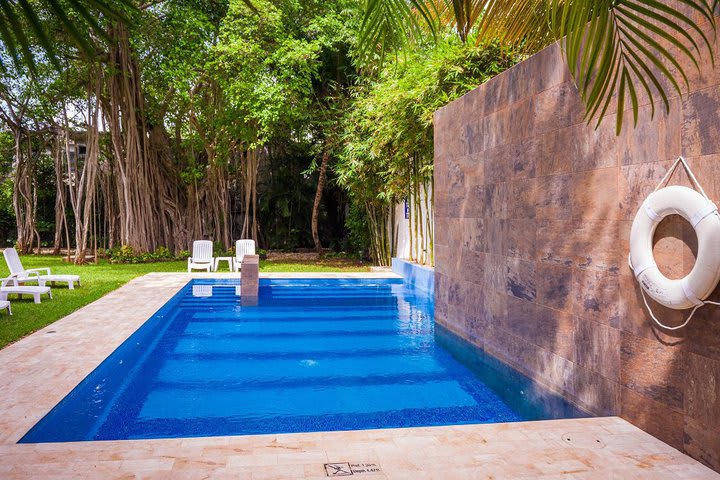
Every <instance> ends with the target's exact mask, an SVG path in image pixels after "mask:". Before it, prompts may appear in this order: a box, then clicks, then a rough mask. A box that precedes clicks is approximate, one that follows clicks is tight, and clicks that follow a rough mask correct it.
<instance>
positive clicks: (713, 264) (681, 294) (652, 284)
mask: <svg viewBox="0 0 720 480" xmlns="http://www.w3.org/2000/svg"><path fill="white" fill-rule="evenodd" d="M672 214H677V215H681V216H682V217H684V218H685V220H687V221H688V222H690V224H691V225H692V226H693V228H694V229H695V233H696V235H697V240H698V252H697V259H696V261H695V266H694V267H693V269H692V271H691V272H690V274H689V275H688V276H686V277H685V278H682V279H680V280H670V279H669V278H667V277H666V276H665V275H663V274H662V273H661V272H660V270H659V269H658V266H657V264H656V263H655V259H654V257H653V249H652V247H653V237H654V235H655V229H656V228H657V226H658V224H659V223H660V222H661V221H662V219H663V218H665V217H667V216H668V215H672ZM630 266H631V268H632V269H633V272H634V273H635V277H636V278H637V280H638V282H640V285H641V287H642V289H643V290H644V291H645V292H646V293H647V294H648V295H649V296H650V297H652V298H653V299H654V300H655V301H656V302H658V303H660V304H662V305H665V306H666V307H669V308H673V309H675V310H684V309H687V308H693V307H697V306H699V305H703V300H705V299H706V298H707V297H708V296H709V295H710V294H711V293H712V292H713V290H715V287H716V286H717V284H718V281H720V214H718V208H717V206H715V204H713V203H712V202H711V201H710V200H709V199H707V198H706V197H704V196H703V195H701V194H700V193H698V192H696V191H695V190H693V189H691V188H687V187H682V186H678V185H673V186H670V187H665V188H662V189H660V190H657V191H656V192H654V193H652V194H651V195H650V196H649V197H648V198H647V199H645V202H643V204H642V206H641V207H640V210H639V211H638V213H637V215H635V220H634V221H633V224H632V229H631V231H630Z"/></svg>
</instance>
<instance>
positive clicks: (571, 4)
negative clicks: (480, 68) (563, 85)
mask: <svg viewBox="0 0 720 480" xmlns="http://www.w3.org/2000/svg"><path fill="white" fill-rule="evenodd" d="M435 3H436V4H437V5H439V7H438V8H435V9H434V10H430V9H428V7H427V4H426V3H423V2H421V1H419V0H367V4H366V15H365V22H364V23H363V35H362V36H361V43H363V42H367V41H369V40H371V41H372V42H373V43H374V45H379V44H382V43H383V41H384V38H385V36H386V35H387V32H389V31H392V32H396V33H397V32H403V33H407V32H408V30H409V29H411V28H413V29H414V28H416V27H417V25H418V19H417V16H413V14H412V11H413V10H416V11H422V12H423V15H422V16H420V18H427V17H428V16H431V15H432V14H433V13H435V14H439V15H442V16H443V17H441V20H442V23H444V24H451V25H453V26H455V27H456V28H457V30H458V34H459V35H460V36H461V38H463V40H464V39H465V38H466V35H467V32H469V30H470V29H471V28H475V29H477V31H478V41H487V40H494V41H500V42H501V43H504V44H510V45H515V46H518V47H522V48H523V49H525V51H526V52H529V53H532V52H535V51H537V50H539V49H541V48H543V47H545V46H547V45H548V44H550V43H552V42H553V41H562V42H563V47H564V52H565V56H566V59H567V62H568V66H569V68H570V71H571V73H572V76H573V78H574V80H575V82H576V84H577V86H578V89H579V91H580V94H581V96H582V99H583V102H584V104H585V107H586V120H587V121H588V122H591V121H593V119H596V120H597V122H598V124H599V122H600V121H602V118H604V117H605V116H606V114H607V113H608V111H609V110H610V107H611V106H614V108H615V111H616V112H617V117H616V118H617V120H616V121H617V123H616V130H617V131H618V132H619V131H620V130H621V128H622V124H623V117H624V113H625V110H626V102H627V103H629V106H628V108H627V109H628V110H632V114H633V120H634V122H635V123H637V120H638V116H639V110H640V107H641V104H644V102H645V100H647V101H648V103H649V104H650V106H651V109H652V111H651V113H652V115H654V114H655V104H656V103H657V102H661V103H662V105H663V106H664V108H665V110H666V111H667V110H668V109H669V105H670V102H669V95H670V92H672V91H676V92H678V93H679V94H680V95H682V92H683V88H682V86H681V84H684V85H685V86H687V83H688V79H687V72H686V71H685V70H684V68H683V67H684V65H686V64H688V62H689V64H692V65H693V66H694V67H695V68H699V65H700V62H701V57H702V55H703V53H704V52H707V53H708V54H709V57H710V61H711V62H713V63H714V55H713V47H712V45H711V43H710V41H709V40H708V37H707V35H706V33H705V32H704V31H703V29H702V28H700V26H699V23H700V22H701V21H707V23H708V24H709V25H710V26H711V28H712V29H713V31H714V30H715V28H716V25H715V17H714V15H713V13H714V9H715V8H716V7H717V6H718V4H719V3H720V2H718V0H676V2H675V6H670V5H669V4H668V2H667V1H666V0H435ZM435 21H436V19H429V20H427V22H428V24H433V22H435ZM678 56H679V57H681V58H682V57H685V58H687V60H688V62H685V61H681V60H680V59H678Z"/></svg>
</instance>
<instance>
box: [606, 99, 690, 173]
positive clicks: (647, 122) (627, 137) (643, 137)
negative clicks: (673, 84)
mask: <svg viewBox="0 0 720 480" xmlns="http://www.w3.org/2000/svg"><path fill="white" fill-rule="evenodd" d="M681 125H682V103H681V102H680V100H679V99H677V98H674V99H671V100H670V113H666V112H665V109H664V107H661V108H659V109H657V110H656V113H655V118H653V119H651V118H650V107H649V106H645V107H641V109H640V117H639V120H638V124H637V126H635V127H634V128H623V131H622V133H621V135H620V138H619V139H618V155H619V157H620V163H621V164H622V165H635V164H642V163H656V162H663V161H667V160H675V159H676V158H677V157H678V156H680V133H681Z"/></svg>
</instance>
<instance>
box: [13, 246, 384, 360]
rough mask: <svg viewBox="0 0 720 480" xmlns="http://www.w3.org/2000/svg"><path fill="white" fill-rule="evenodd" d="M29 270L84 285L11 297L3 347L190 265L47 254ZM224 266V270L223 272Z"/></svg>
mask: <svg viewBox="0 0 720 480" xmlns="http://www.w3.org/2000/svg"><path fill="white" fill-rule="evenodd" d="M22 262H23V266H24V267H25V268H38V267H49V268H51V269H52V271H53V273H67V274H78V275H80V278H81V281H82V286H81V287H76V289H75V290H68V289H67V287H65V286H64V285H63V286H58V287H55V288H53V299H52V300H49V299H47V297H46V296H45V297H43V301H42V303H41V304H40V305H36V304H35V303H33V301H32V298H28V297H24V298H23V299H22V300H16V296H15V295H13V296H11V298H10V301H11V303H12V309H13V315H12V316H9V315H7V313H0V348H2V347H4V346H5V345H7V344H9V343H11V342H14V341H15V340H17V339H19V338H22V337H24V336H25V335H28V334H30V333H32V332H34V331H36V330H39V329H41V328H42V327H44V326H46V325H48V324H50V323H52V322H54V321H56V320H59V319H61V318H62V317H64V316H65V315H68V314H70V313H72V312H74V311H75V310H77V309H78V308H80V307H82V306H84V305H87V304H88V303H90V302H93V301H95V300H97V299H98V298H100V297H102V296H103V295H105V294H106V293H108V292H111V291H113V290H115V289H116V288H118V287H120V286H121V285H123V284H125V283H127V282H128V281H129V280H132V279H133V278H135V277H138V276H141V275H145V274H146V273H150V272H184V271H186V269H187V262H184V261H174V262H158V263H141V264H126V265H121V264H110V263H108V262H105V261H102V262H100V263H99V264H98V265H95V264H89V265H82V266H76V265H72V264H69V263H66V262H63V261H62V258H61V257H56V256H47V255H28V256H23V257H22ZM223 266H225V264H224V263H223V264H222V265H221V271H227V270H226V269H224V270H223V268H222V267H223ZM369 269H370V267H369V265H367V264H362V263H360V262H355V261H351V260H345V259H327V260H325V259H320V260H314V261H312V262H308V261H304V262H303V261H293V260H287V259H283V260H278V261H274V260H263V261H261V262H260V270H261V271H263V272H337V271H343V272H366V271H368V270H369ZM8 274H9V272H8V269H7V266H6V265H5V262H4V261H0V275H2V276H3V277H6V276H7V275H8Z"/></svg>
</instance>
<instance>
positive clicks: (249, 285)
mask: <svg viewBox="0 0 720 480" xmlns="http://www.w3.org/2000/svg"><path fill="white" fill-rule="evenodd" d="M259 277H260V257H259V256H258V255H245V256H244V257H243V261H242V268H241V270H240V302H241V303H242V305H247V306H251V305H257V299H258V284H259Z"/></svg>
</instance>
